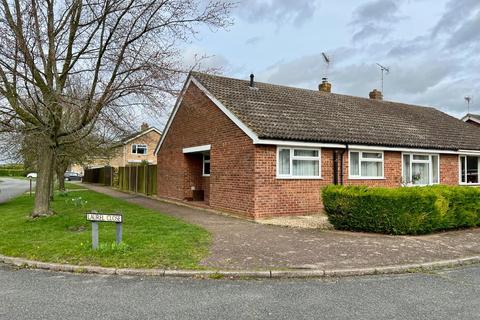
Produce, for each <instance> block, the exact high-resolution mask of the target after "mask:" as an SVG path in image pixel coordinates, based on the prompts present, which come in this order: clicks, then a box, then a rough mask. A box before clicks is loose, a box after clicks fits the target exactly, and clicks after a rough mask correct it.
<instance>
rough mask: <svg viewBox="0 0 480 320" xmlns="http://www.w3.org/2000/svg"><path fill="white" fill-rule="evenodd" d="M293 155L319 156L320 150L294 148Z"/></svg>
mask: <svg viewBox="0 0 480 320" xmlns="http://www.w3.org/2000/svg"><path fill="white" fill-rule="evenodd" d="M293 155H294V156H299V157H318V150H306V149H294V150H293Z"/></svg>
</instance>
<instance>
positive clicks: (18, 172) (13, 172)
mask: <svg viewBox="0 0 480 320" xmlns="http://www.w3.org/2000/svg"><path fill="white" fill-rule="evenodd" d="M23 176H25V171H24V170H23V169H3V168H0V177H23Z"/></svg>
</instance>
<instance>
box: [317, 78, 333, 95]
mask: <svg viewBox="0 0 480 320" xmlns="http://www.w3.org/2000/svg"><path fill="white" fill-rule="evenodd" d="M318 90H320V91H322V92H332V84H331V83H330V82H328V79H327V78H322V83H320V84H319V85H318Z"/></svg>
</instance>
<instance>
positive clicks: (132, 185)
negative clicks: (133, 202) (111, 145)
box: [116, 165, 157, 195]
mask: <svg viewBox="0 0 480 320" xmlns="http://www.w3.org/2000/svg"><path fill="white" fill-rule="evenodd" d="M116 182H117V185H116V187H117V188H119V189H120V190H124V191H131V192H136V193H143V194H146V195H152V194H156V193H157V166H156V165H142V166H128V167H120V168H118V179H116Z"/></svg>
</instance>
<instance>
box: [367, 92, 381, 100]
mask: <svg viewBox="0 0 480 320" xmlns="http://www.w3.org/2000/svg"><path fill="white" fill-rule="evenodd" d="M368 95H369V97H370V99H373V100H383V94H382V92H381V91H378V90H377V89H373V91H372V92H370V93H369V94H368Z"/></svg>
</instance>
